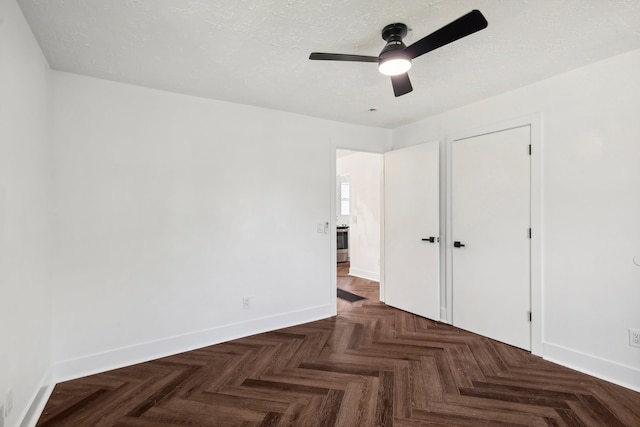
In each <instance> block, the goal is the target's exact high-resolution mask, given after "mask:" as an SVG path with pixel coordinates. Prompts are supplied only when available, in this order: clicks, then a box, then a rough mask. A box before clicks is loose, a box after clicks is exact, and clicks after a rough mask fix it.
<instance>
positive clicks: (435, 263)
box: [383, 142, 440, 320]
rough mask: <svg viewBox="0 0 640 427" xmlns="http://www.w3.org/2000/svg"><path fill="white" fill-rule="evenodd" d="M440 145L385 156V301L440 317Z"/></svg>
mask: <svg viewBox="0 0 640 427" xmlns="http://www.w3.org/2000/svg"><path fill="white" fill-rule="evenodd" d="M439 165H440V159H439V143H438V142H430V143H426V144H420V145H416V146H412V147H408V148H402V149H399V150H394V151H390V152H388V153H385V155H384V297H383V298H384V302H385V303H386V304H388V305H391V306H393V307H396V308H399V309H402V310H405V311H408V312H410V313H414V314H417V315H420V316H423V317H427V318H430V319H435V320H439V319H440V272H439V266H440V243H439V242H440V238H439V229H440V217H439V214H440V207H439V200H440V198H439V191H440V184H439V177H440V172H439Z"/></svg>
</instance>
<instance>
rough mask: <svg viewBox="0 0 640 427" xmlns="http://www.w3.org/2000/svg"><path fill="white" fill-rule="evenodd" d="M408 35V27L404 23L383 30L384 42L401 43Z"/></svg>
mask: <svg viewBox="0 0 640 427" xmlns="http://www.w3.org/2000/svg"><path fill="white" fill-rule="evenodd" d="M406 35H407V26H406V25H405V24H402V23H397V24H389V25H387V26H386V27H384V28H383V29H382V40H384V41H386V42H387V43H389V42H395V41H399V42H402V39H403V38H404V37H405V36H406Z"/></svg>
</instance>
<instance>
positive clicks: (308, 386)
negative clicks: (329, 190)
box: [38, 265, 640, 427]
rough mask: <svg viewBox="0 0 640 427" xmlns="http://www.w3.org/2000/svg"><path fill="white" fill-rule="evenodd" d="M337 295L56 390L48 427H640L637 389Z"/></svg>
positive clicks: (344, 280) (374, 293) (374, 296)
mask: <svg viewBox="0 0 640 427" xmlns="http://www.w3.org/2000/svg"><path fill="white" fill-rule="evenodd" d="M346 268H347V266H346V265H341V266H340V268H339V278H338V286H340V287H341V288H343V289H345V290H348V291H351V292H354V293H357V294H360V295H362V296H365V297H367V298H368V299H367V300H364V301H358V302H356V303H348V302H345V301H342V300H338V316H337V317H336V318H333V319H326V320H321V321H317V322H312V323H308V324H305V325H300V326H295V327H291V328H287V329H282V330H278V331H273V332H268V333H265V334H260V335H256V336H252V337H247V338H243V339H239V340H235V341H231V342H227V343H224V344H218V345H214V346H211V347H207V348H203V349H200V350H196V351H191V352H188V353H183V354H179V355H176V356H171V357H166V358H164V359H160V360H155V361H152V362H148V363H143V364H139V365H135V366H130V367H126V368H122V369H118V370H115V371H110V372H105V373H102V374H99V375H93V376H90V377H86V378H82V379H78V380H74V381H69V382H66V383H61V384H58V385H57V386H56V387H55V390H54V392H53V394H52V396H51V398H50V400H49V402H48V403H47V406H46V408H45V410H44V412H43V414H42V416H41V418H40V420H39V422H38V425H39V426H54V425H55V426H111V425H114V426H253V425H255V426H290V425H291V426H333V425H339V426H377V425H380V426H391V425H395V426H422V425H425V426H636V427H637V426H640V393H635V392H633V391H630V390H627V389H624V388H622V387H619V386H616V385H613V384H610V383H607V382H605V381H601V380H598V379H595V378H592V377H589V376H587V375H584V374H581V373H578V372H575V371H571V370H569V369H566V368H563V367H560V366H558V365H555V364H553V363H550V362H546V361H543V360H541V359H539V358H538V357H535V356H532V355H531V354H529V353H527V352H525V351H522V350H519V349H516V348H513V347H510V346H508V345H504V344H501V343H498V342H495V341H492V340H490V339H487V338H483V337H480V336H477V335H474V334H471V333H468V332H465V331H462V330H459V329H456V328H454V327H452V326H449V325H446V324H442V323H438V322H433V321H430V320H427V319H424V318H420V317H417V316H414V315H411V314H408V313H405V312H402V311H399V310H396V309H393V308H390V307H387V306H385V305H384V304H382V303H380V302H377V301H378V287H377V283H375V282H370V281H367V280H364V279H357V278H352V277H349V276H347V275H346V270H345V269H346Z"/></svg>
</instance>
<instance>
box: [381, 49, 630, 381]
mask: <svg viewBox="0 0 640 427" xmlns="http://www.w3.org/2000/svg"><path fill="white" fill-rule="evenodd" d="M639 70H640V51H632V52H628V53H626V54H623V55H619V56H615V57H612V58H609V59H607V60H604V61H601V62H598V63H595V64H592V65H589V66H587V67H584V68H580V69H577V70H574V71H572V72H569V73H565V74H562V75H558V76H555V77H553V78H550V79H547V80H544V81H542V82H539V83H536V84H533V85H530V86H526V87H523V88H521V89H518V90H515V91H512V92H509V93H506V94H504V95H500V96H497V97H494V98H491V99H487V100H485V101H482V102H478V103H475V104H472V105H468V106H465V107H463V108H460V109H457V110H453V111H450V112H447V113H444V114H441V115H438V116H434V117H431V118H428V119H425V120H422V121H420V122H416V123H413V124H410V125H407V126H404V127H401V128H398V129H395V130H394V131H393V145H394V147H403V146H409V145H413V144H417V143H420V142H425V141H431V140H440V141H445V140H446V138H447V136H449V135H451V134H453V133H457V132H460V131H463V130H468V129H473V128H477V127H483V126H486V125H487V124H493V123H499V122H502V121H504V120H508V119H512V118H514V117H519V116H525V115H529V114H537V113H542V139H543V142H542V144H543V147H542V150H543V152H542V203H541V206H534V207H533V209H540V210H541V211H542V223H543V225H542V228H543V229H542V230H540V232H542V265H543V270H542V292H543V300H542V306H543V307H542V310H543V313H542V316H543V349H544V357H546V358H548V359H551V360H554V361H557V362H559V363H562V364H564V365H567V366H571V367H574V368H577V369H580V370H583V371H585V372H588V373H591V374H594V375H597V376H599V377H602V378H605V379H609V380H611V381H614V382H617V383H619V384H622V385H625V386H627V387H630V388H633V389H636V390H640V348H637V347H631V346H630V345H629V335H628V329H629V328H635V329H640V311H638V309H637V302H638V301H640V287H639V286H638V283H640V266H639V265H636V263H634V257H636V258H635V259H636V262H637V263H638V264H640V221H638V218H640V197H639V194H640V193H639V192H638V189H639V188H640V168H638V165H639V164H640V144H639V143H638V141H640V121H639V120H638V99H640V81H639V80H638V78H637V75H638V71H639ZM443 149H444V147H443ZM535 232H539V231H538V230H534V233H535ZM454 286H455V281H454Z"/></svg>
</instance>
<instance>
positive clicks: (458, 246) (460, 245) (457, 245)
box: [453, 242, 464, 248]
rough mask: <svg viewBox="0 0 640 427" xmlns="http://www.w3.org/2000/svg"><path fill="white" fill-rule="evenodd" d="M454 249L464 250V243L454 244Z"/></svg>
mask: <svg viewBox="0 0 640 427" xmlns="http://www.w3.org/2000/svg"><path fill="white" fill-rule="evenodd" d="M453 247H454V248H464V243H460V242H453Z"/></svg>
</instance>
